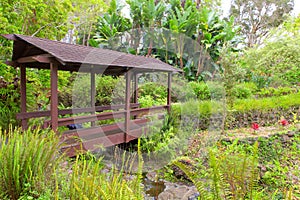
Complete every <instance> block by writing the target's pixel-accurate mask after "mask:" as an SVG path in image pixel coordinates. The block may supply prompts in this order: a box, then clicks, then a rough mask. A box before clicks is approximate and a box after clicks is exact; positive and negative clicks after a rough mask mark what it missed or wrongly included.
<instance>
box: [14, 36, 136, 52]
mask: <svg viewBox="0 0 300 200" xmlns="http://www.w3.org/2000/svg"><path fill="white" fill-rule="evenodd" d="M14 35H15V36H17V37H18V38H20V39H22V37H25V38H34V39H37V40H43V41H45V42H54V43H58V44H64V45H68V46H77V47H81V48H86V49H97V50H98V49H102V50H105V51H114V50H111V49H103V48H98V47H92V46H85V45H81V44H71V43H67V42H63V41H58V40H50V39H47V38H40V37H35V36H29V35H22V34H14ZM22 40H23V39H22ZM114 52H115V51H114ZM117 52H119V53H123V54H127V53H125V52H121V51H117ZM131 55H133V54H131Z"/></svg>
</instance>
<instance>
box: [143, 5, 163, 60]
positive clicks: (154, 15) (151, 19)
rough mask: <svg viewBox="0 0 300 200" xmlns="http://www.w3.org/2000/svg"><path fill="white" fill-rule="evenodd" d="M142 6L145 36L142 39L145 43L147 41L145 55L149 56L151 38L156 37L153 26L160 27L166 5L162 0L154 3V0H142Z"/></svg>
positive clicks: (151, 43) (151, 44)
mask: <svg viewBox="0 0 300 200" xmlns="http://www.w3.org/2000/svg"><path fill="white" fill-rule="evenodd" d="M142 8H143V10H142V21H143V25H144V30H145V31H146V36H147V37H146V38H144V39H145V42H146V44H147V43H149V45H148V51H147V56H150V55H151V53H152V47H153V40H154V39H155V38H157V34H156V32H155V31H154V28H155V27H161V24H162V20H163V18H164V15H165V11H166V5H165V3H164V2H163V1H160V2H158V3H155V1H154V0H147V1H145V2H144V4H143V6H142ZM147 40H148V41H149V42H148V41H147Z"/></svg>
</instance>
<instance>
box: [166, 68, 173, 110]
mask: <svg viewBox="0 0 300 200" xmlns="http://www.w3.org/2000/svg"><path fill="white" fill-rule="evenodd" d="M171 82H172V73H171V72H169V73H168V95H167V106H168V113H169V114H170V111H171Z"/></svg>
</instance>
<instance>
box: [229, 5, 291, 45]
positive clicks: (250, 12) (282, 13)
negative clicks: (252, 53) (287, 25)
mask: <svg viewBox="0 0 300 200" xmlns="http://www.w3.org/2000/svg"><path fill="white" fill-rule="evenodd" d="M293 6H294V0H252V1H248V0H232V2H231V8H230V14H231V15H232V16H234V17H235V22H236V23H237V24H240V25H241V33H242V34H243V35H244V36H245V37H246V45H247V46H248V47H251V46H253V45H255V44H260V43H261V40H262V39H263V38H264V37H266V35H267V34H268V33H269V30H270V29H271V28H274V27H278V26H279V25H280V24H281V23H282V22H283V21H284V20H285V19H286V17H287V15H286V14H288V13H289V12H290V11H291V10H292V9H293Z"/></svg>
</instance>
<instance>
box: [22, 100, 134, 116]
mask: <svg viewBox="0 0 300 200" xmlns="http://www.w3.org/2000/svg"><path fill="white" fill-rule="evenodd" d="M139 106H140V105H139V104H138V103H135V104H130V108H132V109H136V108H138V107H139ZM124 107H125V105H124V104H120V105H107V106H96V107H94V108H71V109H63V110H59V111H58V115H72V114H79V113H93V112H95V111H96V112H102V111H105V110H119V109H124ZM50 116H51V112H50V111H49V110H44V111H36V112H26V113H18V114H17V119H21V120H22V119H30V118H39V117H50Z"/></svg>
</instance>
